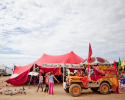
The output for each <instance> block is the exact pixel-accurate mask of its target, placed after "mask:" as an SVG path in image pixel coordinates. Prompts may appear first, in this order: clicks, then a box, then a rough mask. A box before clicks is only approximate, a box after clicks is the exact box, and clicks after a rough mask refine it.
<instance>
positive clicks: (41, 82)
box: [36, 73, 43, 92]
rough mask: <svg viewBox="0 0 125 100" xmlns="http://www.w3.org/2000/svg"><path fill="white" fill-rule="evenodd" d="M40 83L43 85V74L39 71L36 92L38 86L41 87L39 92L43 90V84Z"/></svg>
mask: <svg viewBox="0 0 125 100" xmlns="http://www.w3.org/2000/svg"><path fill="white" fill-rule="evenodd" d="M42 85H43V76H42V73H39V84H38V89H37V91H36V92H38V90H39V87H40V86H41V89H42V91H41V92H43V86H42Z"/></svg>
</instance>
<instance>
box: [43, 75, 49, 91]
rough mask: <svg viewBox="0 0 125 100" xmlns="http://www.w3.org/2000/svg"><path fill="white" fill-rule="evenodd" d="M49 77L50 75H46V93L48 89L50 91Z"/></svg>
mask: <svg viewBox="0 0 125 100" xmlns="http://www.w3.org/2000/svg"><path fill="white" fill-rule="evenodd" d="M48 77H49V73H46V75H45V83H46V86H45V90H44V92H46V93H47V92H48V89H49V80H48Z"/></svg>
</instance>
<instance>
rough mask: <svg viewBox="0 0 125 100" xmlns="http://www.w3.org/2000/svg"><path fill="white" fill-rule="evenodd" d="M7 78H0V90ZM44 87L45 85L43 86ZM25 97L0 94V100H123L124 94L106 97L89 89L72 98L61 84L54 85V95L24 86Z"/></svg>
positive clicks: (22, 95) (16, 87)
mask: <svg viewBox="0 0 125 100" xmlns="http://www.w3.org/2000/svg"><path fill="white" fill-rule="evenodd" d="M8 78H9V77H8V76H4V77H0V88H2V89H5V88H6V83H5V82H4V83H1V80H6V79H8ZM44 86H45V85H44ZM22 87H23V86H13V85H9V89H10V90H12V91H15V89H16V90H18V89H20V88H22ZM25 88H27V89H26V95H25V94H17V95H13V96H10V95H5V94H0V100H125V92H124V94H116V93H110V94H108V95H102V94H100V93H99V92H92V91H91V90H90V89H87V90H83V91H82V94H81V95H80V96H79V97H72V96H71V95H70V94H69V93H66V92H65V91H64V90H63V86H62V83H56V84H55V85H54V95H49V94H48V93H44V92H41V90H39V91H38V92H36V89H37V86H35V87H34V86H33V85H31V86H30V89H29V86H28V85H25Z"/></svg>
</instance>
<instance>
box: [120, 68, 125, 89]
mask: <svg viewBox="0 0 125 100" xmlns="http://www.w3.org/2000/svg"><path fill="white" fill-rule="evenodd" d="M120 77H121V78H123V80H122V85H121V86H122V87H123V88H122V91H125V90H124V89H125V72H124V70H122V74H121V76H120Z"/></svg>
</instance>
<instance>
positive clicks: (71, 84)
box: [64, 69, 117, 97]
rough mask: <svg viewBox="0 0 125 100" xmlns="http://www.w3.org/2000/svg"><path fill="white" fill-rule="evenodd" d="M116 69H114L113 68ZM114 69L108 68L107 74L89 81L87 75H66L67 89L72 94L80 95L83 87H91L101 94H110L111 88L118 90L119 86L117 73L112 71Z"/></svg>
mask: <svg viewBox="0 0 125 100" xmlns="http://www.w3.org/2000/svg"><path fill="white" fill-rule="evenodd" d="M113 70H114V69H113ZM111 72H113V71H111V70H110V69H109V70H106V74H105V75H104V76H101V77H100V78H99V79H98V80H96V81H94V80H91V81H87V77H78V76H67V77H66V86H65V89H64V90H65V91H66V92H67V93H70V94H71V95H72V96H75V97H76V96H79V95H80V94H81V90H82V89H88V88H90V89H91V90H92V91H98V90H99V92H100V93H101V94H108V93H109V92H110V89H112V90H116V88H117V79H116V75H115V74H114V72H113V73H111Z"/></svg>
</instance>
